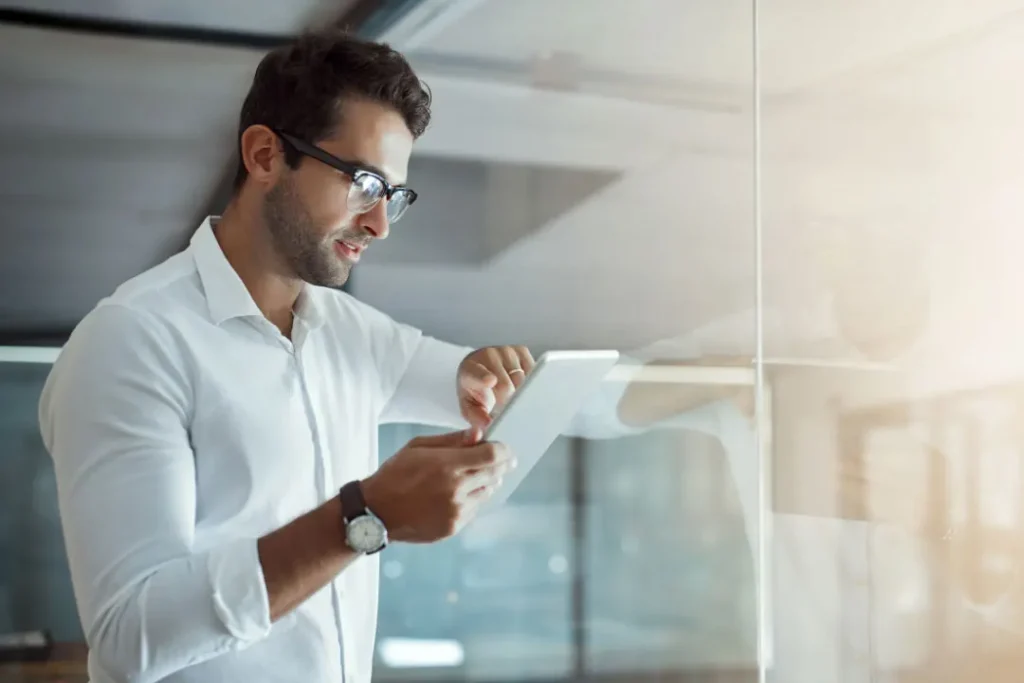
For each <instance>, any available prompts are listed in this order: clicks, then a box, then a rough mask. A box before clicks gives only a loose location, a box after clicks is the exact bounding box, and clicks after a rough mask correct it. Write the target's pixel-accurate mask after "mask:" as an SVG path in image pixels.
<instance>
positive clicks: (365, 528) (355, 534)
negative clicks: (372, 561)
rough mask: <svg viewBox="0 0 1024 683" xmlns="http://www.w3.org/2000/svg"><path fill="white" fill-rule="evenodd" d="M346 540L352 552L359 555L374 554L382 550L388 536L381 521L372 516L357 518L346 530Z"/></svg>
mask: <svg viewBox="0 0 1024 683" xmlns="http://www.w3.org/2000/svg"><path fill="white" fill-rule="evenodd" d="M345 536H346V540H348V545H349V547H350V548H352V550H355V551H356V552H358V553H372V552H375V551H377V550H380V549H381V547H382V546H383V545H384V544H385V543H386V542H387V539H388V536H387V532H386V531H385V529H384V525H383V524H382V523H381V522H380V520H379V519H377V518H375V517H372V516H370V515H363V516H362V517H356V518H355V519H353V520H352V521H351V522H349V523H348V526H347V528H346V530H345Z"/></svg>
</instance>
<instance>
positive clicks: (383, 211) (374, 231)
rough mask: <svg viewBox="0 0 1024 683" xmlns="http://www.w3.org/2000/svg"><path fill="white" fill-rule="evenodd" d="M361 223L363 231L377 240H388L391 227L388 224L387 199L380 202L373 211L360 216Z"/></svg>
mask: <svg viewBox="0 0 1024 683" xmlns="http://www.w3.org/2000/svg"><path fill="white" fill-rule="evenodd" d="M360 223H361V224H362V227H363V230H366V231H367V232H368V233H370V234H371V235H373V236H374V237H375V238H376V239H379V240H383V239H387V237H388V234H389V233H390V232H391V226H390V224H389V223H388V201H387V199H382V200H380V201H379V202H377V204H376V205H375V206H374V207H373V208H372V209H370V210H369V211H367V212H366V213H364V214H363V215H362V216H360Z"/></svg>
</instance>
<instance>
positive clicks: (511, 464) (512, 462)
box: [508, 458, 519, 470]
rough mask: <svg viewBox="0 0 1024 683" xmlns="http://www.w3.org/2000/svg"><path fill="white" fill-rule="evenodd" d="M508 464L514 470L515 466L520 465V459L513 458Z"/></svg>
mask: <svg viewBox="0 0 1024 683" xmlns="http://www.w3.org/2000/svg"><path fill="white" fill-rule="evenodd" d="M508 466H509V469H513V470H514V469H515V468H517V467H519V461H518V460H516V459H515V458H512V460H511V461H510V462H509V463H508Z"/></svg>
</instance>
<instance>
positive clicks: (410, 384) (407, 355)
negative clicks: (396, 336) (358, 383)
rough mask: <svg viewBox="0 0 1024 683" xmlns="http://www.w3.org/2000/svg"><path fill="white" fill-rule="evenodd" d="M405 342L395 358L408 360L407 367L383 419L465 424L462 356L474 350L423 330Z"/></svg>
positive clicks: (428, 423)
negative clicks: (458, 384) (461, 399)
mask: <svg viewBox="0 0 1024 683" xmlns="http://www.w3.org/2000/svg"><path fill="white" fill-rule="evenodd" d="M410 329H411V328H410ZM410 341H412V340H410ZM404 346H405V349H403V351H402V352H401V353H399V354H396V356H395V361H394V362H395V363H401V364H404V367H405V371H404V372H403V373H402V376H401V379H400V380H399V382H398V385H397V386H396V387H395V391H394V393H393V394H392V395H391V398H390V400H388V402H387V404H386V405H385V408H384V413H383V415H382V417H381V421H382V422H412V423H415V424H426V425H436V426H439V427H450V428H452V429H463V428H465V427H466V426H467V423H466V420H465V418H463V417H462V413H461V411H460V409H459V398H458V391H457V387H456V378H457V377H458V372H459V365H460V364H461V363H462V360H463V359H464V358H465V357H466V356H468V355H469V354H470V353H472V351H473V350H472V349H470V348H467V347H464V346H457V345H455V344H449V343H447V342H443V341H440V340H438V339H434V338H433V337H428V336H426V335H423V334H417V337H416V339H415V340H414V341H413V342H412V343H407V344H405V345H404Z"/></svg>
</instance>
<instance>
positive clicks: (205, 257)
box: [189, 216, 323, 329]
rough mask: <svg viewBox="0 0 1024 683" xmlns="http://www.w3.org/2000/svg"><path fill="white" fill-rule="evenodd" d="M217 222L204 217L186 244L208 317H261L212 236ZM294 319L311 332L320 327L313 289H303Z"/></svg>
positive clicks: (219, 319) (216, 319)
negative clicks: (203, 296)
mask: <svg viewBox="0 0 1024 683" xmlns="http://www.w3.org/2000/svg"><path fill="white" fill-rule="evenodd" d="M219 220H220V218H219V217H218V216H209V217H207V219H206V220H204V221H203V223H202V225H200V226H199V229H198V230H196V232H195V234H194V235H192V240H191V242H190V244H189V251H191V252H192V258H193V260H194V261H195V264H196V270H197V271H198V272H199V279H200V281H201V282H202V284H203V292H204V294H205V296H206V305H207V307H208V309H209V311H210V317H211V318H212V319H213V322H214V324H216V325H220V324H221V323H223V322H224V321H225V320H230V319H232V318H244V317H248V316H258V317H260V318H262V317H264V316H263V312H262V311H260V309H259V307H258V306H257V305H256V302H255V301H253V299H252V295H251V294H249V290H248V289H246V287H245V283H243V282H242V278H240V277H238V273H236V272H235V269H234V268H233V267H232V266H231V264H230V263H229V262H228V259H227V257H226V256H224V251H223V250H222V249H221V247H220V244H219V243H218V242H217V237H216V235H214V233H213V230H214V226H215V225H216V224H217V221H219ZM295 316H296V317H297V318H298V319H300V320H301V321H302V322H303V323H304V324H305V325H306V327H308V328H310V329H316V328H317V327H320V325H322V324H323V315H322V311H321V306H320V304H319V303H318V301H317V293H316V292H315V288H314V287H310V286H309V285H306V286H305V287H303V290H302V293H301V294H299V299H298V301H297V302H296V304H295Z"/></svg>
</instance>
